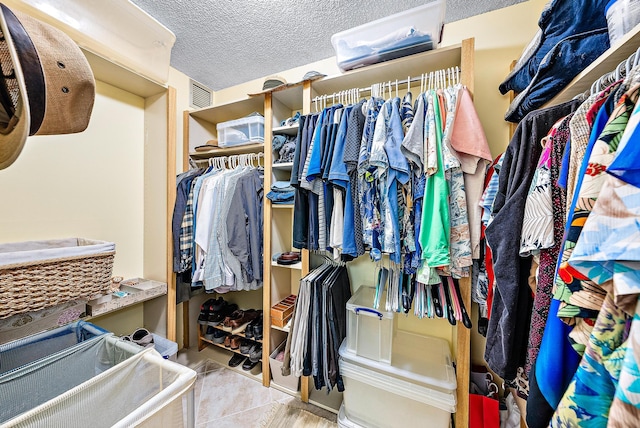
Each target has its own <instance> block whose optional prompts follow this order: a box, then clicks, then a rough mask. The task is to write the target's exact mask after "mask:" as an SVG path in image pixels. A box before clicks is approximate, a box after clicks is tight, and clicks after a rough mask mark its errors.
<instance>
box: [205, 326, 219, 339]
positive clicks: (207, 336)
mask: <svg viewBox="0 0 640 428" xmlns="http://www.w3.org/2000/svg"><path fill="white" fill-rule="evenodd" d="M215 330H216V329H215V328H213V327H211V326H208V327H207V332H206V333H205V334H204V338H205V339H207V340H213V335H214V333H215Z"/></svg>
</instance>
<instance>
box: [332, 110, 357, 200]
mask: <svg viewBox="0 0 640 428" xmlns="http://www.w3.org/2000/svg"><path fill="white" fill-rule="evenodd" d="M352 108H353V106H347V107H345V109H344V111H343V113H342V118H341V119H340V125H339V126H338V132H337V135H336V141H335V144H334V147H333V156H332V157H331V163H330V166H329V182H330V183H332V184H334V185H336V186H340V187H342V188H343V189H345V190H348V186H349V174H348V173H347V164H345V163H344V162H343V161H342V158H343V156H344V145H345V142H346V138H347V122H348V118H349V114H350V113H351V109H352Z"/></svg>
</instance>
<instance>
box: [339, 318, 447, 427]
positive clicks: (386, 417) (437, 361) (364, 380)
mask: <svg viewBox="0 0 640 428" xmlns="http://www.w3.org/2000/svg"><path fill="white" fill-rule="evenodd" d="M394 342H395V343H394V346H393V357H392V363H391V364H385V363H380V362H376V361H371V360H370V359H367V358H362V357H359V356H357V355H355V354H353V353H351V352H349V351H348V350H347V347H346V342H345V343H343V344H342V346H341V347H340V362H339V365H340V374H341V375H342V379H343V380H344V387H345V390H344V393H343V398H344V401H343V404H344V410H345V414H346V416H347V418H348V420H349V421H351V422H352V423H355V424H358V425H362V426H365V427H371V428H403V427H407V426H426V425H425V423H426V422H425V421H428V426H429V428H447V427H448V426H449V421H450V419H451V414H452V413H455V410H456V386H457V383H456V376H455V372H454V370H453V365H452V363H451V354H450V350H449V344H448V343H447V341H445V340H444V339H438V338H434V337H428V336H420V335H416V334H413V333H407V332H403V331H398V333H397V335H396V338H395V340H394ZM347 426H348V425H347Z"/></svg>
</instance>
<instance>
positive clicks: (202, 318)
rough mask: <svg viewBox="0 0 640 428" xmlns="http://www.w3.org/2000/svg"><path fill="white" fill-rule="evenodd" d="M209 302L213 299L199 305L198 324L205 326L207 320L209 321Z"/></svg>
mask: <svg viewBox="0 0 640 428" xmlns="http://www.w3.org/2000/svg"><path fill="white" fill-rule="evenodd" d="M211 302H213V299H209V300H207V301H206V302H204V303H203V304H202V305H200V315H199V316H198V324H201V325H205V324H207V319H209V315H210V313H211V311H210V309H209V307H210V306H211Z"/></svg>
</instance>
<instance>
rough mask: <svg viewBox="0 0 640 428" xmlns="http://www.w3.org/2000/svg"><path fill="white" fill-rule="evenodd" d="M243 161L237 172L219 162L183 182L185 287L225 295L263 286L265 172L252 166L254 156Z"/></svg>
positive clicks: (180, 240)
mask: <svg viewBox="0 0 640 428" xmlns="http://www.w3.org/2000/svg"><path fill="white" fill-rule="evenodd" d="M240 156H241V157H238V158H237V159H238V162H239V165H238V166H237V167H235V168H232V169H227V168H226V166H223V165H222V162H218V164H217V165H216V166H215V167H214V166H210V167H209V168H208V169H207V170H206V171H205V170H203V169H194V170H190V171H188V172H187V173H185V174H184V175H183V177H186V178H183V179H182V180H181V181H180V182H179V188H178V190H179V194H180V195H181V196H179V197H178V198H177V199H176V206H175V207H174V217H173V223H174V226H175V225H177V224H179V225H180V229H179V230H180V232H179V233H178V234H177V235H176V234H175V233H174V269H176V268H177V270H176V271H177V272H179V273H181V274H182V275H181V276H179V280H180V281H179V282H180V283H181V284H185V285H184V286H185V287H186V284H187V282H190V283H191V286H192V288H193V287H197V286H204V288H205V291H207V292H214V291H215V292H218V293H225V292H229V291H239V290H253V289H256V288H259V287H261V286H262V248H263V243H262V242H263V232H262V216H263V213H262V199H263V198H262V196H263V193H264V190H263V184H262V183H263V172H262V170H261V169H259V168H255V167H253V166H251V165H249V163H248V160H249V155H240ZM242 156H245V157H242ZM230 159H231V158H230ZM233 159H236V158H233ZM229 162H230V160H229ZM179 177H180V176H179ZM185 195H186V196H185ZM181 213H182V214H181ZM181 215H182V216H181ZM176 251H177V252H176ZM181 294H182V293H181Z"/></svg>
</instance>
